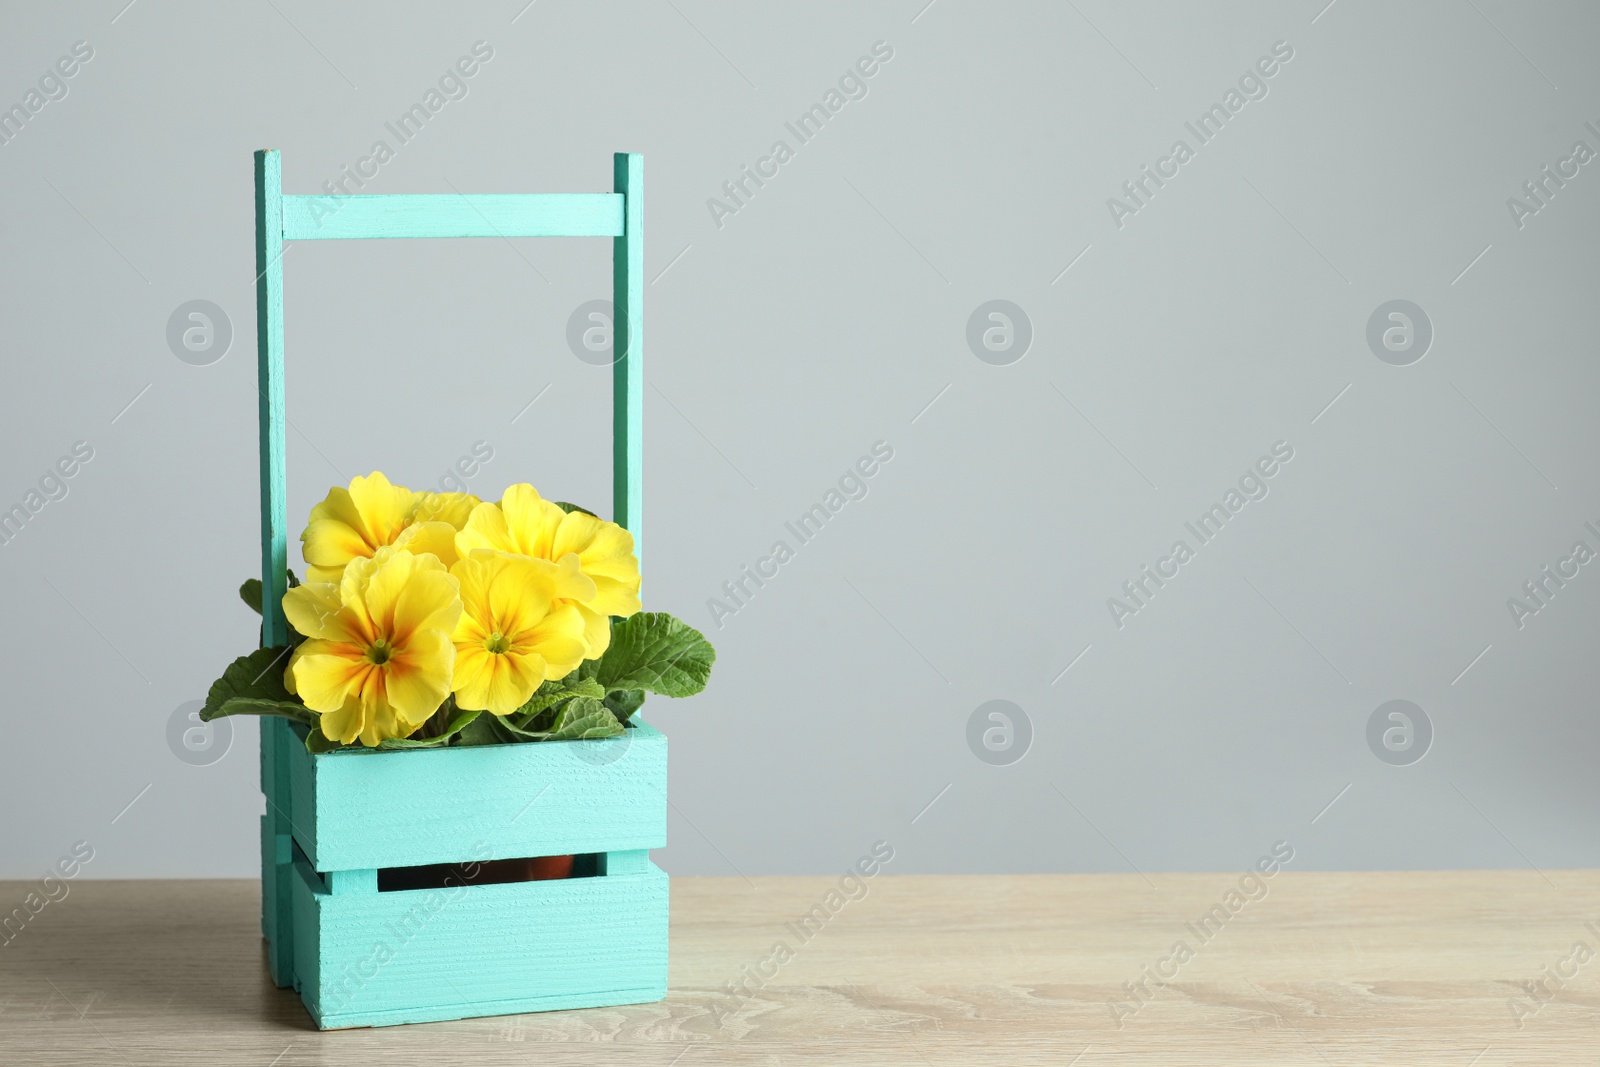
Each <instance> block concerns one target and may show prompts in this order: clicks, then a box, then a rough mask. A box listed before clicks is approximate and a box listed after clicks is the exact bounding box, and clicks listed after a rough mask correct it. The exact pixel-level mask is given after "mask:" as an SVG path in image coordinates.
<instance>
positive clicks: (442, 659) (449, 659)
mask: <svg viewBox="0 0 1600 1067" xmlns="http://www.w3.org/2000/svg"><path fill="white" fill-rule="evenodd" d="M454 665H455V646H454V645H452V644H451V643H450V637H449V634H448V633H447V632H446V631H444V630H439V629H431V630H422V631H419V632H417V633H415V634H413V635H412V636H411V638H410V639H409V640H408V641H407V642H406V645H405V647H404V648H403V649H401V650H399V651H397V652H396V653H395V654H394V655H393V656H392V657H391V658H390V660H389V662H388V663H385V664H384V665H383V668H384V671H383V683H384V695H385V697H386V698H387V702H388V706H389V707H390V708H392V709H393V710H394V714H395V717H396V718H397V719H399V720H400V721H401V722H402V723H404V724H406V725H407V726H408V727H409V729H407V730H406V733H408V734H409V733H411V732H412V731H414V730H415V729H416V728H417V727H419V726H421V725H422V724H423V723H425V722H427V721H428V717H429V716H430V715H432V714H433V713H434V712H435V711H438V710H439V705H440V704H443V703H444V698H445V697H447V696H449V695H450V680H451V674H452V671H453V669H454Z"/></svg>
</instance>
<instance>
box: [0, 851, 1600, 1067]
mask: <svg viewBox="0 0 1600 1067" xmlns="http://www.w3.org/2000/svg"><path fill="white" fill-rule="evenodd" d="M1238 880H1239V875H1237V874H1183V875H1151V876H1150V880H1149V881H1148V882H1147V881H1146V880H1145V879H1144V878H1143V877H1141V876H1138V875H1134V876H1122V875H1059V876H1058V875H1030V876H1019V877H950V876H942V877H897V876H892V875H884V876H881V877H879V878H876V879H874V880H872V881H871V882H869V883H868V889H869V891H868V894H867V896H866V897H864V898H862V899H859V900H856V901H852V902H850V903H848V904H846V905H845V906H844V907H843V908H842V909H841V910H839V912H838V914H837V915H835V916H834V917H833V918H832V919H831V920H830V921H829V922H828V923H827V924H826V925H825V926H823V927H822V929H821V930H820V931H819V932H817V933H816V934H815V935H814V936H813V937H812V938H811V939H810V940H809V941H807V942H804V943H802V942H801V941H800V939H799V938H797V937H795V936H794V933H793V932H792V931H791V930H790V929H789V927H787V926H786V924H788V923H791V922H794V921H795V920H797V919H798V918H799V917H800V916H801V915H802V914H804V913H805V912H807V911H809V910H810V909H811V907H812V906H813V905H815V904H817V903H819V902H821V901H822V900H823V897H824V895H825V894H826V893H827V892H828V890H829V889H830V888H833V887H834V886H835V885H836V882H835V881H834V880H833V879H827V878H758V879H754V880H753V884H752V882H747V881H745V880H743V879H739V878H678V879H674V880H673V883H672V964H671V979H670V981H671V992H670V994H669V995H668V997H667V1000H666V1001H665V1002H664V1003H661V1004H647V1005H641V1006H638V1007H624V1008H604V1009H595V1010H590V1011H570V1012H551V1013H543V1014H537V1015H519V1016H509V1017H502V1018H495V1019H471V1020H466V1021H463V1022H453V1023H430V1024H424V1025H416V1026H396V1027H388V1028H384V1029H377V1030H345V1031H335V1032H330V1033H321V1032H318V1031H317V1030H315V1029H313V1028H312V1027H311V1023H310V1020H309V1018H308V1017H307V1016H306V1013H305V1011H304V1010H303V1009H302V1008H301V1006H300V1002H299V999H298V998H297V997H296V996H295V995H294V994H293V993H292V992H286V991H283V990H279V989H275V988H273V986H272V985H271V983H270V982H269V981H268V980H267V978H266V972H265V969H264V964H263V951H262V941H261V937H260V934H259V926H258V921H259V920H258V914H257V907H258V905H257V892H258V889H257V885H256V883H254V882H251V881H209V882H201V881H166V882H87V881H79V882H74V883H71V890H70V893H69V895H68V896H67V897H66V898H65V899H62V900H60V901H58V902H56V903H52V904H50V905H48V906H47V907H45V908H44V910H43V911H42V912H41V913H40V914H39V915H38V916H37V917H36V918H34V919H33V920H32V921H31V922H30V923H29V924H28V925H27V926H26V927H25V928H24V929H23V930H22V931H21V933H20V934H19V935H17V936H16V937H15V938H14V939H13V940H12V941H11V942H10V943H9V944H6V945H4V946H3V947H0V1064H4V1065H6V1067H12V1065H21V1064H74V1065H76V1064H131V1065H144V1064H153V1065H155V1064H159V1065H162V1067H170V1065H178V1064H206V1065H235V1064H248V1065H253V1067H296V1065H300V1064H345V1063H350V1064H356V1063H362V1064H378V1063H382V1064H388V1065H397V1067H398V1065H411V1064H416V1065H429V1067H443V1065H449V1064H472V1065H475V1067H476V1065H482V1067H489V1065H495V1064H569V1063H572V1064H624V1065H627V1064H639V1065H647V1064H659V1065H661V1067H668V1065H671V1064H679V1065H681V1067H702V1065H710V1064H735V1063H738V1064H780V1063H781V1064H833V1063H851V1064H892V1063H908V1064H928V1065H944V1064H973V1063H996V1064H1008V1065H1029V1064H1049V1065H1052V1067H1068V1065H1069V1064H1074V1065H1077V1067H1096V1065H1098V1064H1112V1063H1115V1064H1146V1063H1147V1064H1162V1065H1182V1064H1218V1065H1221V1064H1227V1065H1237V1064H1253V1063H1272V1064H1309V1065H1316V1064H1329V1065H1341V1067H1342V1065H1345V1064H1384V1065H1386V1067H1388V1065H1395V1064H1440V1065H1452V1067H1494V1065H1499V1064H1534V1063H1549V1064H1555V1063H1561V1064H1573V1063H1580V1062H1582V1063H1592V1062H1595V1060H1596V1058H1597V1057H1600V1026H1597V1021H1600V962H1596V961H1595V960H1594V958H1593V957H1594V955H1595V954H1596V953H1597V952H1600V934H1597V932H1596V931H1600V872H1596V871H1548V872H1544V873H1543V874H1541V873H1539V872H1533V871H1487V872H1429V873H1376V874H1372V873H1368V874H1320V873H1304V872H1288V871H1285V872H1283V873H1281V874H1279V875H1278V876H1277V877H1276V878H1274V879H1272V880H1271V881H1270V883H1267V894H1266V895H1265V896H1264V897H1260V899H1256V900H1248V901H1246V902H1245V903H1244V904H1243V906H1242V907H1239V909H1238V911H1237V913H1236V914H1233V915H1232V916H1231V917H1230V918H1229V919H1228V920H1227V921H1226V923H1225V924H1223V923H1220V922H1217V923H1214V924H1213V926H1212V927H1208V928H1207V929H1206V930H1203V931H1202V930H1200V929H1199V927H1198V925H1195V924H1197V923H1198V920H1199V918H1200V917H1201V916H1202V915H1203V914H1205V913H1206V912H1207V910H1208V909H1210V908H1211V907H1212V906H1213V905H1216V904H1219V903H1221V902H1223V901H1224V898H1225V896H1226V894H1227V893H1228V891H1229V890H1231V889H1235V888H1236V887H1237V885H1238ZM1558 887H1559V888H1558ZM31 888H33V887H32V886H31V885H29V884H27V883H22V882H0V903H4V905H5V909H9V908H10V907H11V906H12V905H13V903H20V902H21V901H22V900H23V899H24V898H25V897H26V895H27V893H28V892H29V891H30V889H31ZM1256 895H1258V896H1259V894H1258V893H1257V894H1256ZM1235 899H1236V900H1237V899H1239V898H1235ZM1591 922H1592V923H1594V924H1595V925H1594V927H1592V928H1591V927H1590V926H1588V925H1586V924H1588V923H1591ZM1198 933H1205V934H1208V935H1209V936H1208V938H1207V939H1204V940H1203V939H1202V938H1201V937H1200V936H1197V934H1198ZM780 939H782V940H784V941H785V942H787V943H788V944H789V945H790V946H791V947H794V948H795V950H796V951H795V954H794V958H793V959H791V960H789V961H788V962H787V963H784V964H783V965H781V966H779V967H777V973H776V975H775V977H772V978H771V979H770V980H766V981H765V983H764V985H763V986H762V987H761V988H759V989H758V988H756V986H755V984H754V983H752V984H751V985H750V986H749V989H750V990H751V995H750V996H748V997H743V996H736V995H735V996H730V995H729V994H728V993H727V992H726V990H725V987H726V985H727V984H728V983H730V982H737V981H739V980H740V979H741V977H742V976H743V975H744V974H745V973H753V972H754V971H755V969H756V968H757V967H758V966H761V967H762V969H764V970H766V972H767V973H768V974H771V973H772V970H773V966H772V965H770V964H767V965H763V964H761V961H763V960H764V959H767V958H768V957H769V956H770V955H771V952H772V947H773V945H774V943H775V942H776V941H778V940H780ZM1176 942H1183V943H1184V944H1185V945H1186V946H1187V947H1188V948H1189V949H1190V951H1191V955H1188V958H1186V959H1181V960H1180V956H1182V955H1185V954H1180V956H1174V955H1173V947H1174V944H1175V943H1176ZM1578 943H1582V944H1583V945H1584V946H1585V951H1582V952H1575V950H1574V946H1575V945H1577V944H1578ZM747 967H748V968H750V969H751V971H750V972H746V971H745V968H747ZM1147 967H1148V968H1150V971H1149V972H1148V973H1149V974H1156V973H1157V972H1160V973H1164V974H1167V975H1172V976H1173V977H1172V978H1171V980H1170V981H1168V982H1167V983H1166V984H1165V985H1161V984H1158V980H1153V979H1151V978H1147V977H1146V975H1147V971H1146V968H1147ZM1552 975H1554V976H1557V977H1554V978H1552V977H1551V976H1552ZM1141 980H1143V981H1144V985H1145V989H1147V990H1148V993H1147V994H1146V993H1142V992H1141V993H1137V994H1136V993H1134V992H1130V989H1129V984H1133V985H1137V984H1138V983H1139V982H1140V981H1141ZM1538 981H1543V982H1544V985H1543V986H1542V987H1534V988H1533V990H1532V993H1530V991H1529V989H1528V988H1527V987H1526V986H1525V984H1524V983H1529V982H1538ZM1108 1000H1116V1001H1118V1002H1120V1003H1121V1004H1122V1007H1121V1008H1120V1009H1119V1014H1120V1016H1121V1017H1120V1018H1118V1017H1117V1015H1116V1014H1114V1013H1113V1010H1112V1008H1111V1007H1109V1006H1108V1003H1107V1002H1108Z"/></svg>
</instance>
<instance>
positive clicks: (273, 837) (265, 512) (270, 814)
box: [255, 150, 294, 986]
mask: <svg viewBox="0 0 1600 1067" xmlns="http://www.w3.org/2000/svg"><path fill="white" fill-rule="evenodd" d="M255 184H256V357H257V364H256V375H257V385H256V388H257V390H258V391H259V393H260V397H259V411H260V434H261V441H260V445H261V644H262V647H264V648H279V647H282V646H286V645H287V644H288V643H289V637H288V634H289V631H288V626H287V624H286V623H285V621H284V618H283V594H284V587H285V584H286V582H287V578H286V571H287V569H288V556H289V549H288V538H287V535H286V530H285V527H286V524H287V520H286V510H285V500H284V439H283V425H284V423H283V173H282V167H281V163H280V160H279V157H278V153H277V151H275V150H268V151H261V152H257V153H256V154H255ZM293 740H294V738H293V737H292V735H291V733H290V731H289V724H288V723H287V722H284V721H283V720H281V719H264V720H262V723H261V792H262V794H263V795H265V797H266V798H267V810H266V812H265V814H263V815H262V817H261V819H262V827H261V927H262V931H263V933H265V934H266V937H267V945H268V953H269V955H270V965H271V969H272V980H273V982H274V983H276V984H277V985H279V986H287V985H289V984H290V983H291V982H293V981H294V936H293V930H292V928H291V923H292V921H293V920H292V917H291V916H292V912H291V909H290V901H289V886H290V878H291V877H292V876H293V874H294V866H293V863H292V858H293V857H292V848H291V845H290V839H291V838H290V834H291V828H290V816H289V811H288V805H289V788H288V781H289V777H288V775H289V772H288V767H287V763H286V761H285V758H284V756H285V748H284V746H285V745H287V744H289V743H291V742H292V741H293Z"/></svg>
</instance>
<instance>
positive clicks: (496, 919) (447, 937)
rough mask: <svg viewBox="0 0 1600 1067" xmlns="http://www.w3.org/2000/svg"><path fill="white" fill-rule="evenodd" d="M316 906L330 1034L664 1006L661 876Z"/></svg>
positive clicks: (320, 901) (319, 1002)
mask: <svg viewBox="0 0 1600 1067" xmlns="http://www.w3.org/2000/svg"><path fill="white" fill-rule="evenodd" d="M308 888H309V886H308ZM308 896H309V897H310V898H311V899H312V900H313V901H314V903H315V906H316V908H317V922H318V929H319V931H320V933H319V946H318V947H319V953H320V955H319V965H318V970H319V973H320V982H321V988H320V989H319V990H318V991H317V996H316V997H315V1003H316V1007H315V1008H313V1016H314V1017H316V1018H317V1020H318V1024H319V1025H320V1026H322V1027H323V1028H324V1029H331V1028H336V1027H342V1026H361V1025H382V1024H383V1023H386V1022H414V1021H422V1020H424V1019H447V1018H466V1017H468V1016H473V1015H490V1014H499V1013H501V1012H502V1011H534V1010H544V1009H548V1008H559V1007H581V1006H600V1005H607V1004H625V1003H643V1002H646V1001H652V1000H659V999H661V998H663V997H664V996H665V995H666V978H667V911H668V880H667V876H666V874H664V873H663V872H662V871H660V870H659V869H657V868H655V867H651V868H650V870H648V871H646V872H645V873H642V874H637V875H628V876H624V877H617V878H572V879H564V880H556V881H545V882H522V883H514V884H506V885H486V886H471V887H467V886H461V887H458V888H456V889H453V890H449V889H447V890H414V891H410V892H403V893H377V894H374V895H370V896H329V895H327V894H318V893H310V894H308ZM306 999H307V1005H308V1006H311V1004H312V1000H313V998H312V997H310V996H308V997H307V998H306ZM506 1005H512V1006H511V1007H506Z"/></svg>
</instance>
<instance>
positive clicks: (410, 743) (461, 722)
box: [378, 708, 483, 748]
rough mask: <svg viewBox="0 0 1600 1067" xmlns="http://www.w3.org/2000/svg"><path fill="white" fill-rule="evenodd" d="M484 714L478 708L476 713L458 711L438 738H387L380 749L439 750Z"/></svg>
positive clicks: (380, 744)
mask: <svg viewBox="0 0 1600 1067" xmlns="http://www.w3.org/2000/svg"><path fill="white" fill-rule="evenodd" d="M482 714H483V709H482V708H478V709H477V710H475V711H461V710H459V709H457V711H456V713H455V715H454V717H452V718H451V720H450V721H449V722H448V723H447V724H445V728H444V733H442V734H439V735H438V736H437V737H421V738H417V737H386V738H384V739H383V740H382V741H379V742H378V747H379V748H438V747H439V746H440V745H446V744H449V743H450V741H451V739H452V738H454V737H455V736H456V734H458V733H460V732H461V731H462V730H464V729H466V728H467V727H468V726H470V725H472V723H473V721H474V720H476V719H477V717H478V716H479V715H482Z"/></svg>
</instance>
